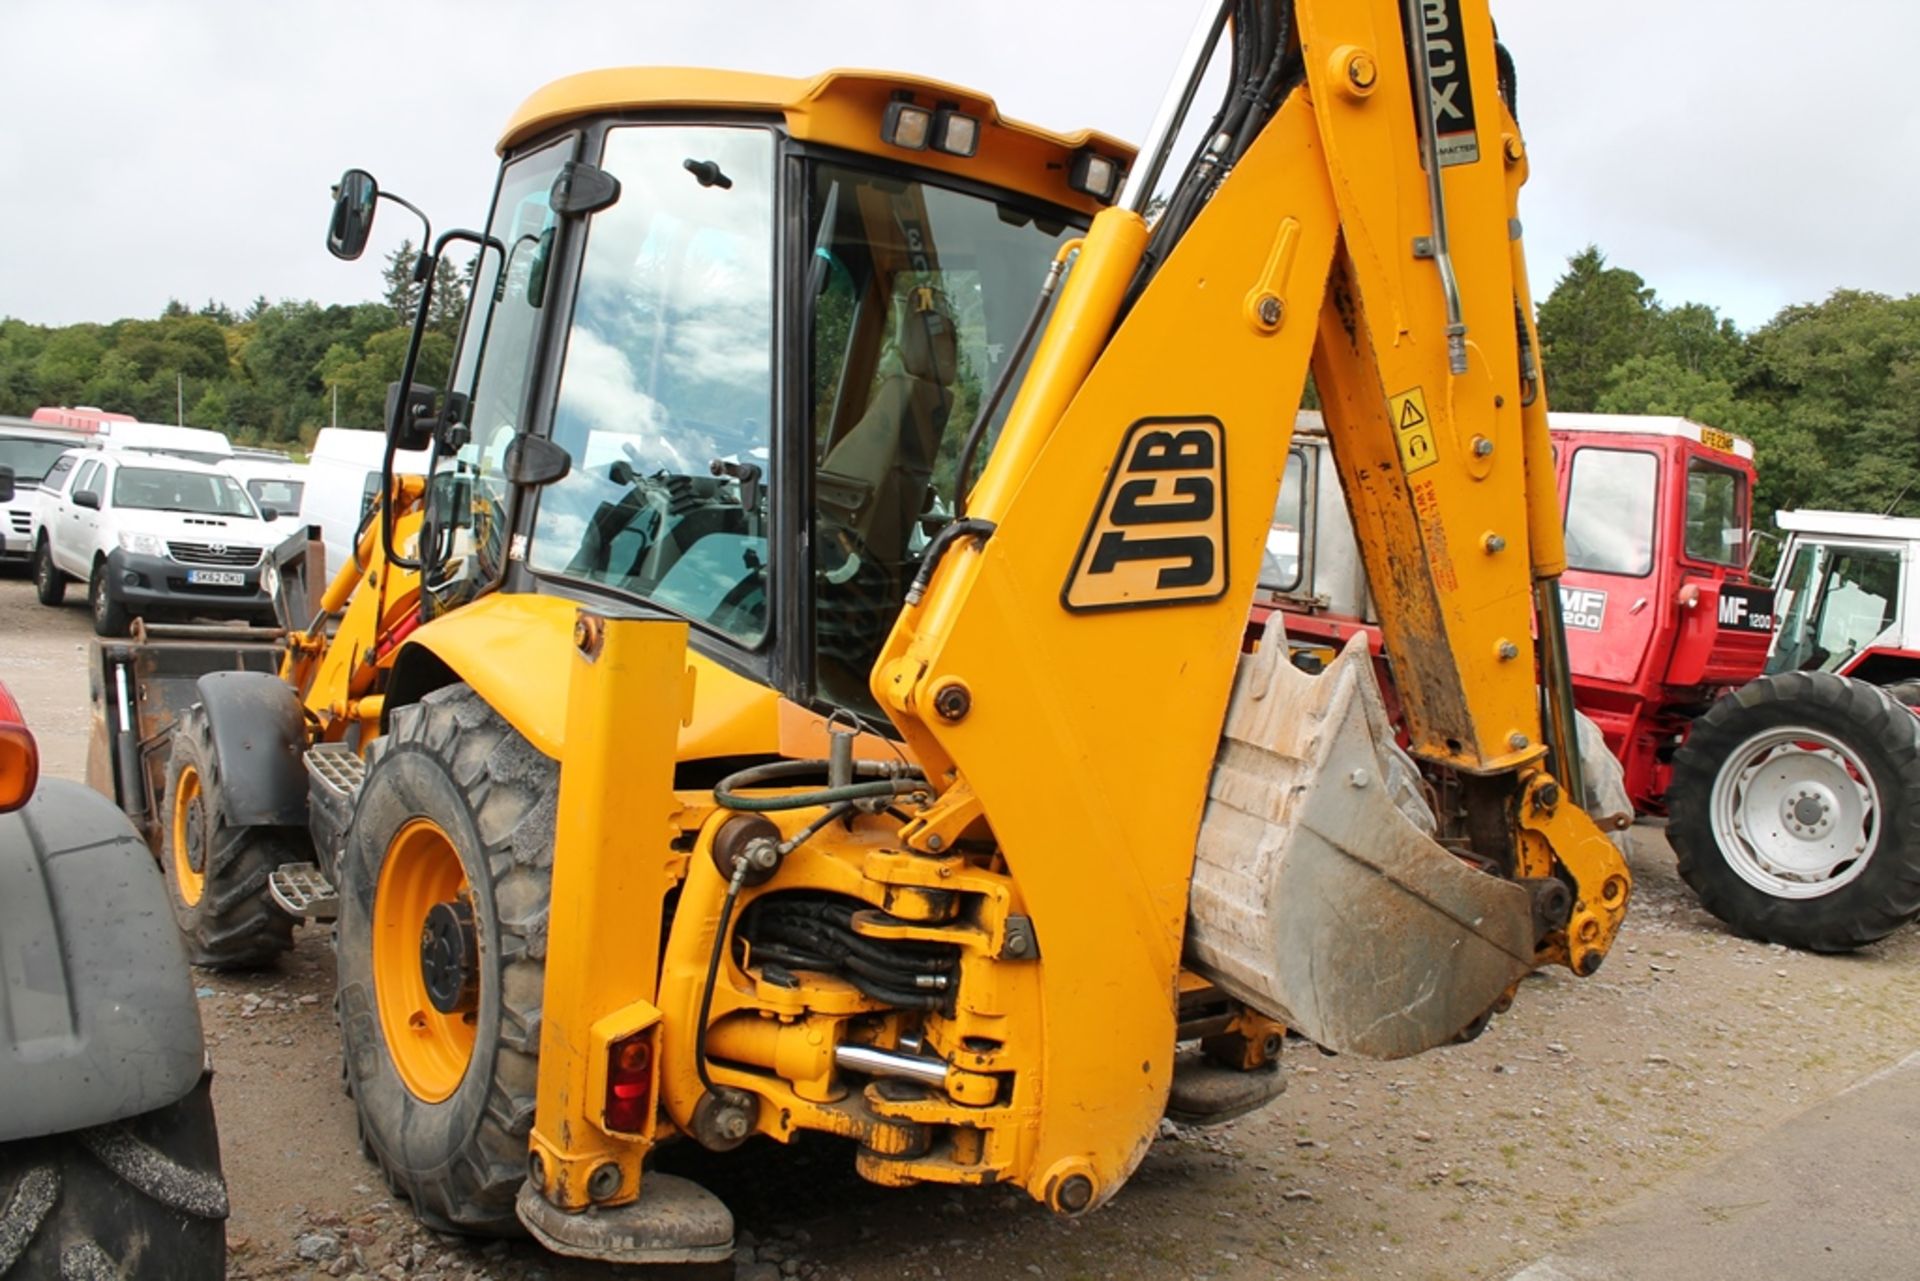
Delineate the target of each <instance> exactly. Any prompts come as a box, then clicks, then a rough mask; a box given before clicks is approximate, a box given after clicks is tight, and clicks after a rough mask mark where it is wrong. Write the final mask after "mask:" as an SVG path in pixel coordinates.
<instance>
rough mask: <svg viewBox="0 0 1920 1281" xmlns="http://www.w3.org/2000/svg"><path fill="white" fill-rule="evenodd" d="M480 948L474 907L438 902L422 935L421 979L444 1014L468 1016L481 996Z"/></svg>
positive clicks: (459, 902)
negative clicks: (474, 924)
mask: <svg viewBox="0 0 1920 1281" xmlns="http://www.w3.org/2000/svg"><path fill="white" fill-rule="evenodd" d="M479 959H480V958H479V945H478V943H477V942H476V940H475V937H474V932H473V908H472V906H471V905H470V904H469V903H468V902H467V901H466V900H465V899H454V900H453V901H452V902H449V903H435V904H434V905H433V907H432V908H431V909H429V910H428V912H427V923H426V928H425V929H423V930H421V932H420V977H421V978H422V979H423V980H424V981H425V982H426V985H427V1000H428V1001H430V1002H432V1004H433V1008H434V1009H436V1010H438V1011H440V1012H441V1013H442V1014H468V1013H471V1012H472V1011H473V1010H474V1008H475V1006H476V1005H477V1003H478V998H479V995H480V970H479Z"/></svg>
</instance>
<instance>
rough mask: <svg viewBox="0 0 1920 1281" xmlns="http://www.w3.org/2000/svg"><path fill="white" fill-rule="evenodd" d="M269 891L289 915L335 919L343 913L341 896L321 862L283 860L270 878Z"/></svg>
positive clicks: (304, 917)
mask: <svg viewBox="0 0 1920 1281" xmlns="http://www.w3.org/2000/svg"><path fill="white" fill-rule="evenodd" d="M267 892H268V893H269V894H272V895H273V901H274V902H275V903H278V904H279V905H280V908H281V910H282V911H284V912H286V913H287V914H288V915H289V916H294V917H298V918H299V919H301V920H303V921H331V920H333V919H334V918H335V917H337V916H339V915H340V895H339V893H338V892H337V891H336V890H335V889H334V888H333V882H332V881H329V880H328V879H327V878H326V877H325V876H323V875H321V873H320V865H319V864H317V863H282V864H281V865H280V866H279V867H276V868H274V869H273V873H272V874H271V875H270V876H268V877H267Z"/></svg>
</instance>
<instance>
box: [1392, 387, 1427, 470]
mask: <svg viewBox="0 0 1920 1281" xmlns="http://www.w3.org/2000/svg"><path fill="white" fill-rule="evenodd" d="M1387 412H1388V413H1389V414H1391V415H1392V417H1393V435H1394V438H1395V439H1396V440H1398V441H1399V442H1400V465H1401V466H1402V467H1404V468H1406V471H1407V474H1408V475H1409V476H1411V475H1412V474H1413V473H1414V472H1417V471H1419V470H1420V469H1421V468H1422V467H1431V466H1433V464H1435V463H1437V462H1439V461H1440V450H1439V446H1438V445H1437V444H1436V443H1435V437H1434V434H1433V420H1432V419H1430V418H1428V417H1427V394H1426V393H1425V392H1424V391H1422V390H1420V388H1418V387H1414V388H1410V389H1409V390H1407V391H1403V392H1401V393H1400V394H1399V395H1397V396H1390V397H1388V399H1387Z"/></svg>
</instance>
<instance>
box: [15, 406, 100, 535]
mask: <svg viewBox="0 0 1920 1281" xmlns="http://www.w3.org/2000/svg"><path fill="white" fill-rule="evenodd" d="M87 440H88V434H87V433H86V432H83V431H79V430H76V429H74V428H70V427H49V426H47V425H46V424H44V423H36V422H29V421H28V420H27V419H24V418H0V467H4V468H6V469H7V470H9V471H11V472H12V473H13V498H12V499H11V500H10V501H8V502H6V503H0V565H15V566H18V565H25V564H26V563H27V561H28V560H29V559H30V558H31V557H32V555H33V539H34V534H35V532H36V531H37V530H38V529H39V527H40V523H41V521H42V520H44V519H45V517H44V516H42V514H41V493H40V482H41V481H43V480H45V479H46V476H47V472H48V471H49V470H50V469H51V468H52V467H53V464H54V463H55V462H56V461H58V459H59V457H60V455H62V454H64V453H66V452H67V451H68V450H69V449H72V448H74V447H75V446H78V445H84V444H86V443H87Z"/></svg>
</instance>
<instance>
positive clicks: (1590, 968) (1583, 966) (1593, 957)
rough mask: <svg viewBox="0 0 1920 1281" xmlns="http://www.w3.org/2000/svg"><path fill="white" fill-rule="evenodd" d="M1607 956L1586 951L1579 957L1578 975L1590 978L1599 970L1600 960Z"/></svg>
mask: <svg viewBox="0 0 1920 1281" xmlns="http://www.w3.org/2000/svg"><path fill="white" fill-rule="evenodd" d="M1606 959H1607V958H1606V957H1604V956H1602V955H1601V954H1600V953H1598V952H1588V953H1587V954H1586V955H1585V956H1582V957H1581V958H1580V977H1581V978H1583V979H1590V978H1592V977H1593V976H1594V975H1596V974H1598V973H1599V972H1600V962H1602V961H1604V960H1606Z"/></svg>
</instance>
